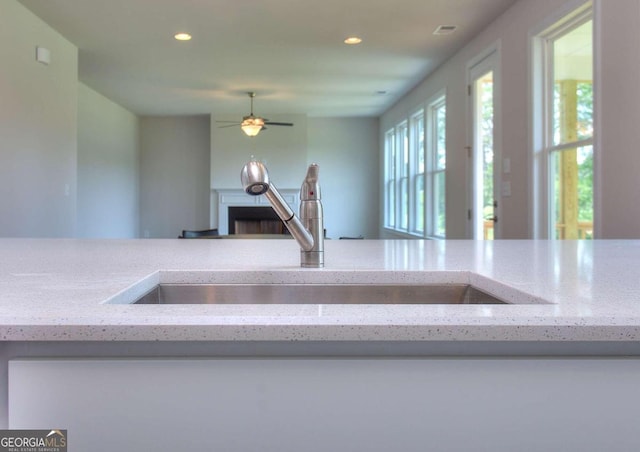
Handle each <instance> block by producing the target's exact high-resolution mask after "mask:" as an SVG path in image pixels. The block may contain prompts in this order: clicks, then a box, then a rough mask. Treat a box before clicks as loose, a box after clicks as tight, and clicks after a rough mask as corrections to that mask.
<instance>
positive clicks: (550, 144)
mask: <svg viewBox="0 0 640 452" xmlns="http://www.w3.org/2000/svg"><path fill="white" fill-rule="evenodd" d="M589 21H591V22H592V23H593V29H594V32H593V34H592V65H593V70H592V74H593V81H592V84H593V133H592V135H591V137H590V138H587V139H578V140H575V141H571V142H566V143H559V144H555V142H554V86H555V80H554V79H555V77H554V53H553V44H554V41H555V40H557V39H559V38H561V37H563V36H565V35H566V34H568V33H570V32H571V31H573V30H575V29H577V28H578V27H580V26H582V25H584V24H585V23H587V22H589ZM529 38H530V46H531V48H530V51H531V52H530V53H531V60H532V65H531V67H532V70H531V79H530V100H531V101H530V105H531V106H532V107H531V108H532V110H531V117H532V125H531V135H530V147H531V159H530V160H531V168H532V177H531V185H530V193H531V196H530V197H531V206H532V209H531V213H530V215H531V217H530V220H531V221H530V225H531V226H530V235H531V236H532V238H534V239H553V238H554V237H555V232H554V229H555V225H554V224H552V221H553V220H552V218H553V215H552V213H551V212H552V210H551V209H553V208H554V205H555V201H554V200H553V195H554V190H553V183H554V179H553V177H552V176H553V175H552V172H551V169H552V159H553V158H554V156H556V155H558V153H561V152H562V151H563V150H569V149H578V148H583V147H588V146H591V147H592V149H593V151H592V152H593V155H594V163H593V164H594V174H593V192H594V206H593V210H594V212H593V216H594V219H593V222H594V238H595V237H596V236H597V227H598V224H599V221H598V206H597V204H596V200H597V199H598V196H597V174H598V173H597V170H596V166H597V165H598V158H597V155H598V153H597V149H596V144H597V139H596V135H597V130H598V123H597V118H598V114H597V103H598V99H597V90H596V87H597V67H596V61H597V45H596V40H595V14H594V6H593V2H592V1H591V0H588V1H583V0H581V1H575V2H572V3H571V4H570V5H568V6H567V8H566V9H563V10H562V11H560V12H559V13H558V14H557V15H554V16H553V17H551V18H549V19H548V20H547V21H545V23H543V24H541V25H540V26H539V27H538V28H537V29H536V30H533V31H532V32H531V33H530V35H529Z"/></svg>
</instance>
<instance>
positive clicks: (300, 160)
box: [211, 112, 379, 239]
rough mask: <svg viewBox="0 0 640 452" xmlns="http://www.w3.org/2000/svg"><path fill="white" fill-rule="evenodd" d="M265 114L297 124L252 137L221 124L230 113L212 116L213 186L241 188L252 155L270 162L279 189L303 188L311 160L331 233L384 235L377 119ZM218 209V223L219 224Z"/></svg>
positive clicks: (272, 176)
mask: <svg viewBox="0 0 640 452" xmlns="http://www.w3.org/2000/svg"><path fill="white" fill-rule="evenodd" d="M265 115H266V116H267V117H269V119H271V120H272V121H283V122H293V123H294V126H293V127H291V128H290V127H269V129H268V130H266V131H264V132H261V133H260V134H259V135H258V136H257V137H254V138H250V137H247V136H245V135H244V134H243V133H242V131H240V130H239V128H237V127H232V128H219V127H218V126H219V124H217V123H216V122H215V121H216V120H218V119H229V118H212V125H211V187H212V189H216V188H220V189H230V188H231V189H233V188H235V189H238V190H240V189H241V186H240V169H241V168H242V166H243V165H244V164H245V163H246V161H247V160H248V159H250V158H251V156H255V157H256V158H257V159H259V160H262V161H265V163H266V164H267V167H268V168H269V175H270V177H271V179H272V181H273V183H274V184H275V186H276V187H278V188H279V189H295V190H299V189H300V185H301V184H302V180H303V179H304V175H305V173H306V169H307V165H308V164H310V163H317V164H318V165H320V185H321V187H322V204H323V208H324V219H325V229H326V230H327V235H328V237H330V238H338V237H341V236H359V235H362V236H364V237H366V238H369V239H373V238H378V222H379V220H378V218H379V207H378V181H377V177H378V176H377V175H378V173H379V162H378V120H377V118H308V117H306V116H305V115H288V116H285V115H271V114H269V113H268V112H267V113H265ZM365 187H366V188H365ZM215 201H216V200H215V198H214V199H213V200H212V202H213V203H215ZM216 207H217V205H216ZM213 213H214V214H213V215H212V223H213V224H217V212H213Z"/></svg>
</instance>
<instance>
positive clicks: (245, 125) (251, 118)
mask: <svg viewBox="0 0 640 452" xmlns="http://www.w3.org/2000/svg"><path fill="white" fill-rule="evenodd" d="M247 94H248V95H249V98H250V99H251V113H249V115H248V116H243V117H242V122H236V121H216V122H231V123H233V124H229V125H226V126H220V127H221V128H223V127H236V126H240V128H241V129H242V131H243V132H244V133H246V134H247V135H248V136H250V137H255V136H256V135H258V133H260V131H261V130H266V129H267V128H266V127H265V126H266V125H270V126H289V127H290V126H293V123H291V122H272V121H269V120H268V119H266V118H261V117H260V116H255V115H254V114H253V98H254V97H256V93H254V92H249V93H247Z"/></svg>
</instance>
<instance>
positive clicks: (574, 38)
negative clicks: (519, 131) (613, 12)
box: [534, 4, 594, 239]
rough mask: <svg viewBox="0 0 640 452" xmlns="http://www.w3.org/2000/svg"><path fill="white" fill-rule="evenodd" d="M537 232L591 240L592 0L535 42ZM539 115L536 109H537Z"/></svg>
mask: <svg viewBox="0 0 640 452" xmlns="http://www.w3.org/2000/svg"><path fill="white" fill-rule="evenodd" d="M534 57H535V58H536V61H535V62H534V63H535V64H534V67H535V68H536V69H537V73H536V74H534V80H535V77H536V76H537V77H538V83H535V81H534V84H535V88H536V89H535V91H534V96H535V98H534V100H535V101H536V102H537V103H538V104H539V107H538V108H537V109H536V111H538V112H539V113H538V121H537V122H536V123H535V124H534V130H535V133H536V135H537V136H538V137H539V138H538V139H537V140H536V139H534V151H535V153H536V155H535V156H534V165H535V166H534V169H535V171H536V174H535V175H534V177H535V179H536V181H537V183H538V187H537V190H536V191H537V195H538V199H539V200H538V202H534V205H535V206H536V215H535V216H536V219H537V221H536V223H537V224H536V227H537V229H536V232H537V234H536V236H537V237H540V238H545V237H548V238H554V239H591V238H593V218H594V206H593V199H594V197H593V189H594V183H593V179H594V170H593V161H594V139H593V135H594V121H593V101H594V90H593V86H594V84H593V20H592V12H591V7H590V4H586V5H585V6H584V7H582V8H581V9H579V10H577V11H574V12H573V13H571V14H570V15H568V16H567V17H566V18H565V19H563V20H561V21H560V22H558V23H556V24H555V25H553V26H552V27H550V28H548V29H547V30H545V31H543V32H542V33H540V34H539V35H538V36H537V37H536V38H535V42H534ZM534 114H535V112H534Z"/></svg>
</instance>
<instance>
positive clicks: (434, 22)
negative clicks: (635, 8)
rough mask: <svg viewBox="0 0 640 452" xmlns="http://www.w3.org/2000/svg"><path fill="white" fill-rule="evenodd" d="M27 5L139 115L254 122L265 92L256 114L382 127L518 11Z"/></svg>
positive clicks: (429, 4) (94, 2)
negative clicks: (459, 54)
mask: <svg viewBox="0 0 640 452" xmlns="http://www.w3.org/2000/svg"><path fill="white" fill-rule="evenodd" d="M523 1H533V0H523ZM20 2H21V3H22V4H23V5H25V6H26V7H27V8H29V9H30V10H31V11H33V12H34V13H35V14H36V15H38V16H40V17H41V18H42V19H43V20H44V21H45V22H47V23H48V24H49V25H50V26H51V27H53V28H54V29H56V30H58V32H60V33H61V34H62V35H63V36H65V37H66V38H67V39H68V40H69V41H71V42H72V43H74V44H75V45H76V46H77V47H78V48H79V77H80V80H81V81H82V82H84V83H86V84H87V85H88V86H90V87H92V88H93V89H95V90H96V91H98V92H100V93H102V94H103V95H105V96H107V97H109V98H110V99H112V100H114V101H116V102H117V103H119V104H120V105H122V106H124V107H126V108H127V109H129V110H131V111H133V112H134V113H137V114H142V115H182V114H203V113H206V114H208V113H212V114H214V115H220V114H246V113H248V109H249V99H248V98H247V95H246V92H247V91H255V92H257V94H258V95H257V98H256V103H255V112H256V114H259V113H260V112H268V113H273V114H285V113H296V114H308V115H309V116H378V115H380V114H381V113H383V112H384V111H385V110H386V109H387V108H389V107H390V106H391V105H393V103H395V102H396V101H397V100H398V99H399V98H400V97H401V96H402V95H404V94H405V93H406V92H408V91H409V90H410V89H411V88H412V87H413V86H415V85H416V84H417V83H418V82H419V81H420V80H422V79H423V78H424V77H425V76H426V75H427V74H428V73H429V72H430V71H432V70H433V69H435V68H436V67H437V66H438V65H439V64H441V63H442V62H443V61H444V60H446V59H447V58H448V57H449V56H450V55H451V54H453V53H454V52H455V51H456V50H457V49H459V48H460V47H461V46H462V45H464V44H465V43H466V42H467V41H468V40H469V39H471V38H472V37H473V36H475V35H476V34H477V33H478V32H479V31H480V30H482V29H483V28H484V27H485V26H486V25H487V24H489V23H490V22H491V21H492V20H493V19H495V18H496V17H497V16H498V15H499V14H500V13H501V12H502V11H504V9H506V8H507V7H508V6H510V5H511V4H512V3H514V2H515V0H387V1H382V0H20ZM439 25H456V26H457V27H458V29H457V31H456V32H455V33H453V34H450V35H439V36H436V35H433V31H434V30H435V29H436V28H437V27H438V26H439ZM178 31H187V32H189V33H191V34H192V35H193V39H192V40H191V41H189V42H178V41H176V40H174V39H173V35H174V34H175V33H176V32H178ZM354 34H355V35H358V36H360V37H361V38H362V39H363V42H362V44H360V45H358V46H347V45H345V44H343V42H342V41H343V40H344V38H345V37H347V36H349V35H354ZM52 59H53V62H55V55H53V56H52ZM380 91H382V92H386V94H380V93H379V92H380Z"/></svg>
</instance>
